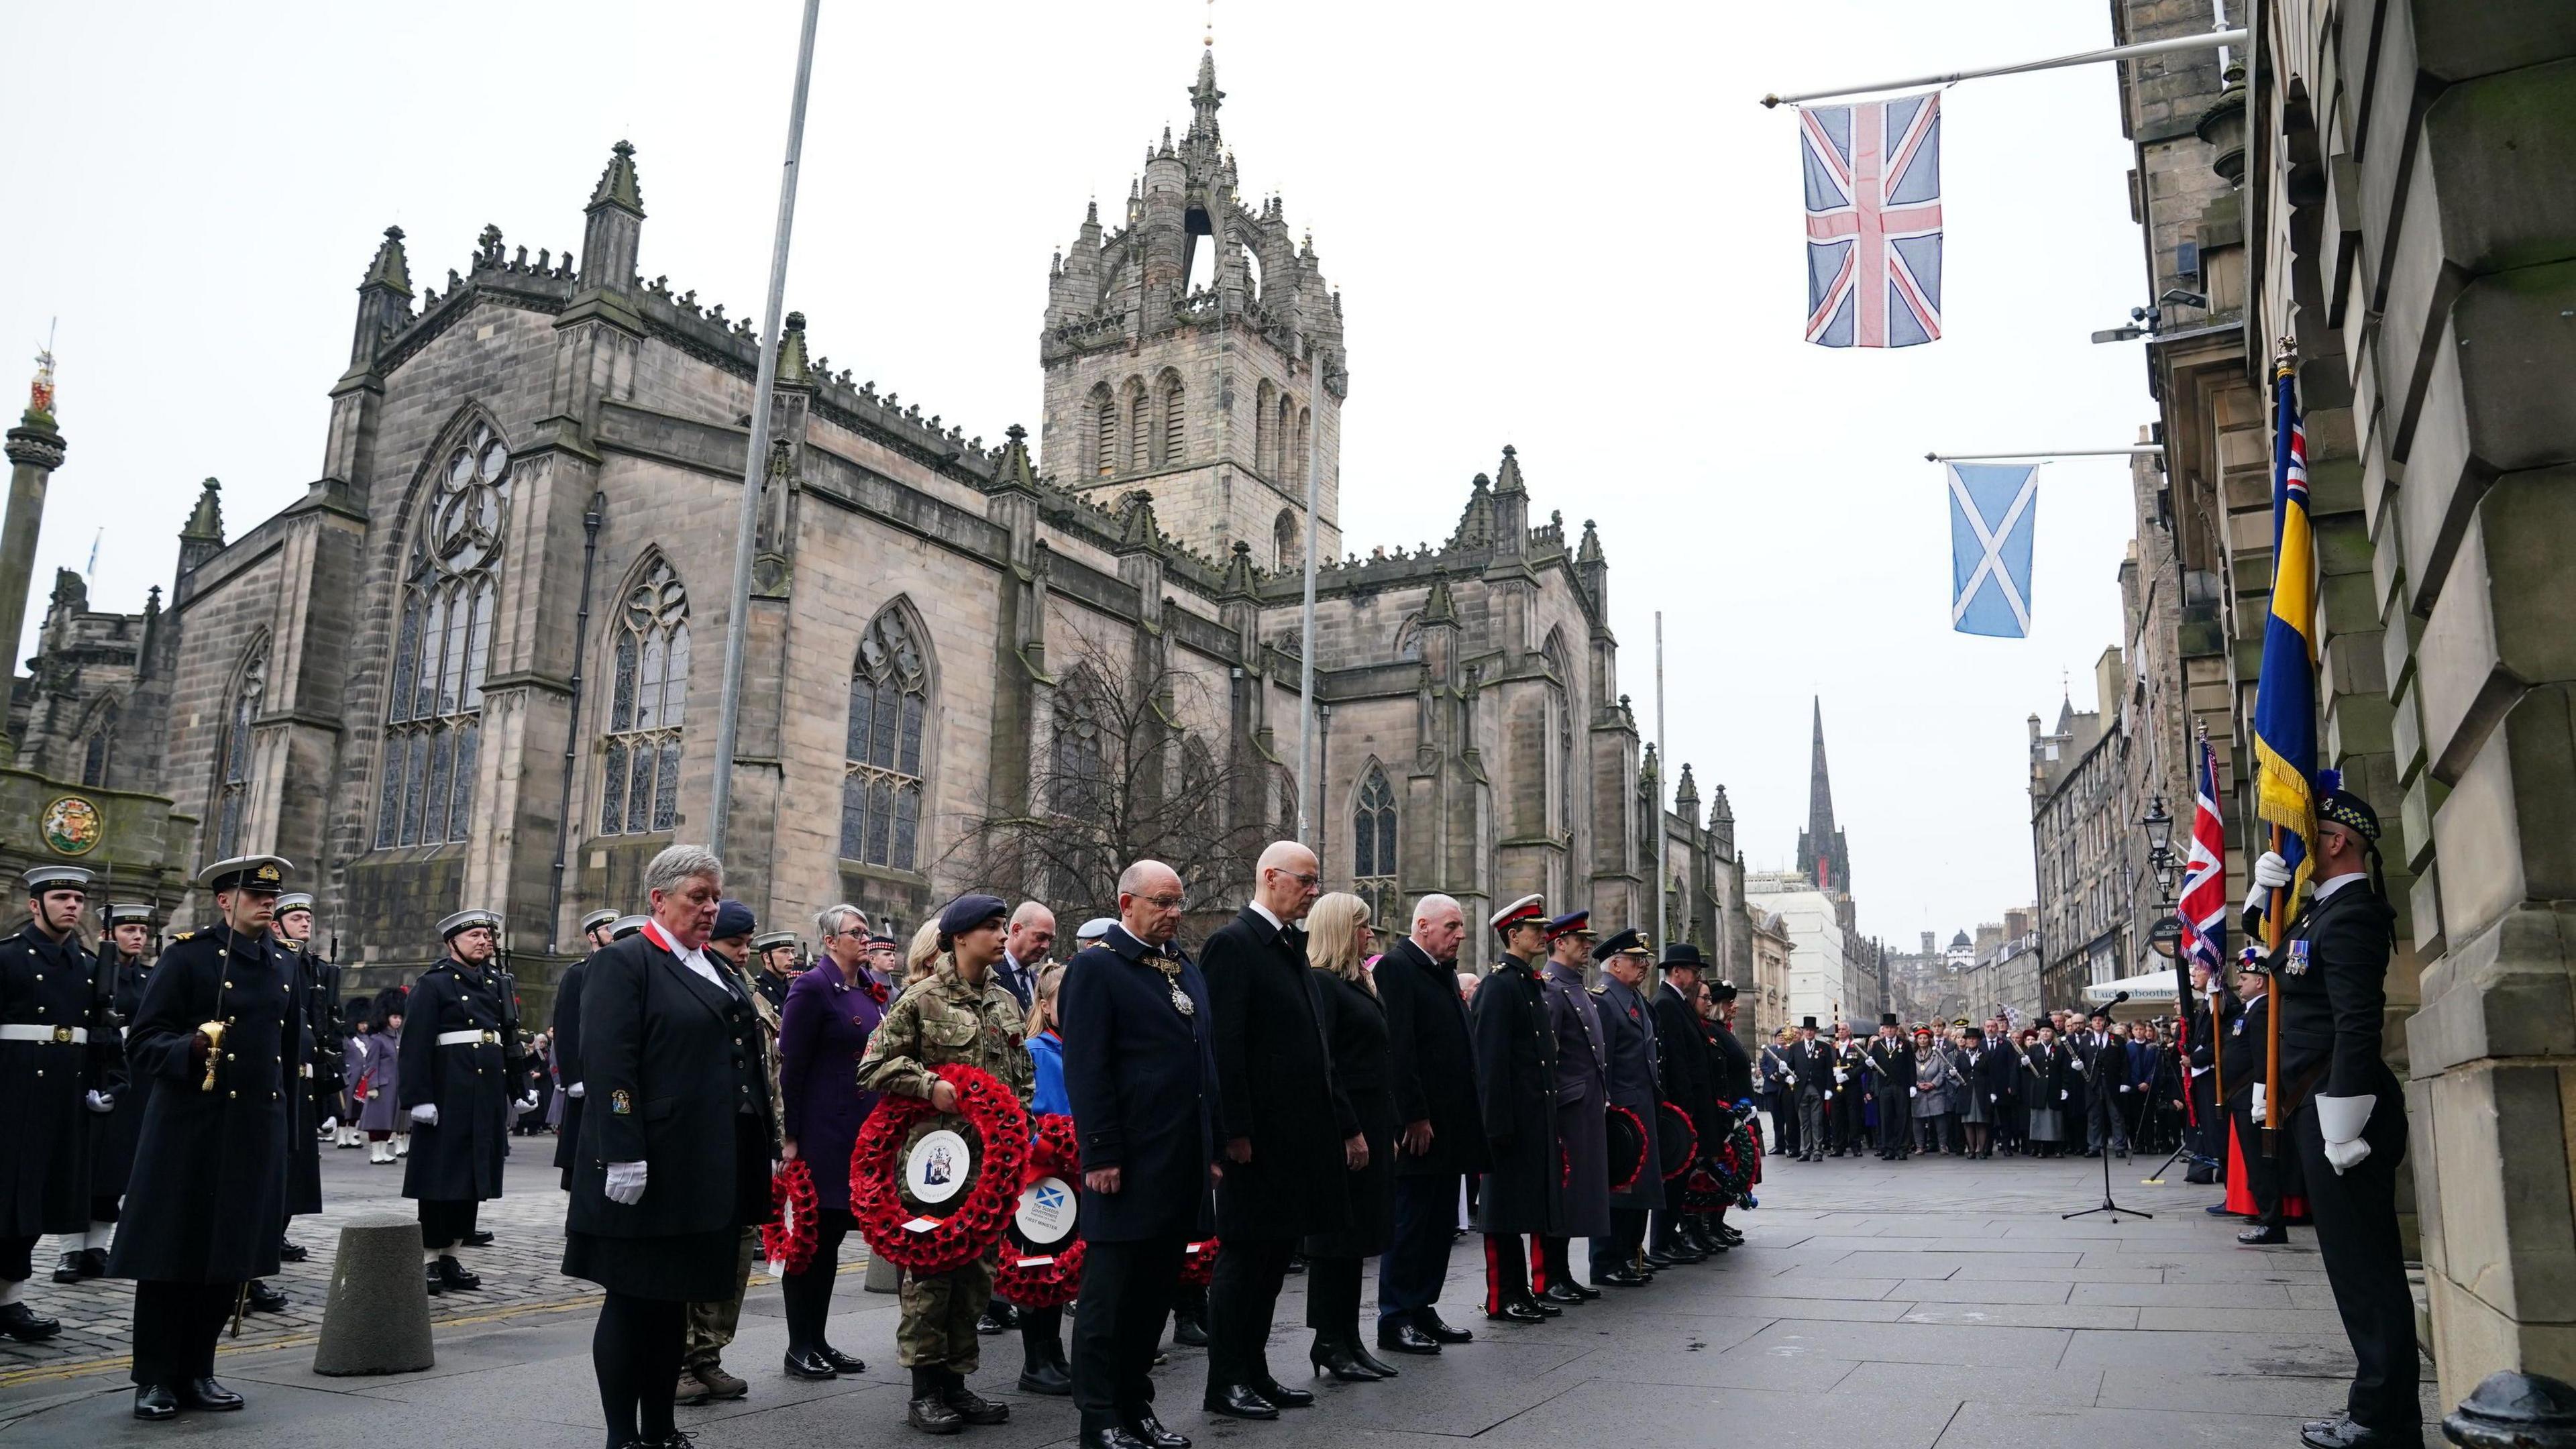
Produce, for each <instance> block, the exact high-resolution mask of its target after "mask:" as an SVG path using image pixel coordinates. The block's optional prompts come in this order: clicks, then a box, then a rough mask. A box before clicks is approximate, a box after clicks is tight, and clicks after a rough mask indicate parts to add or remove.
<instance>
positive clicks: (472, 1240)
mask: <svg viewBox="0 0 2576 1449" xmlns="http://www.w3.org/2000/svg"><path fill="white" fill-rule="evenodd" d="M457 1241H458V1242H461V1243H463V1244H464V1245H465V1246H466V1247H469V1248H488V1247H490V1246H492V1235H491V1234H490V1233H487V1232H483V1231H480V1230H477V1231H475V1232H471V1233H467V1234H466V1235H465V1236H464V1237H462V1238H459V1239H457Z"/></svg>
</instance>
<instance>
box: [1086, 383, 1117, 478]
mask: <svg viewBox="0 0 2576 1449" xmlns="http://www.w3.org/2000/svg"><path fill="white" fill-rule="evenodd" d="M1090 412H1091V471H1092V472H1093V473H1094V474H1096V475H1097V476H1099V477H1102V478H1107V477H1110V476H1112V475H1114V474H1115V473H1117V471H1118V399H1116V398H1114V397H1112V396H1110V394H1109V384H1107V383H1105V382H1104V383H1102V384H1100V385H1099V386H1098V387H1095V388H1093V389H1092V390H1091V405H1090Z"/></svg>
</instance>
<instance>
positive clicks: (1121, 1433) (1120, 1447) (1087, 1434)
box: [1078, 1424, 1151, 1449]
mask: <svg viewBox="0 0 2576 1449" xmlns="http://www.w3.org/2000/svg"><path fill="white" fill-rule="evenodd" d="M1078 1442H1079V1443H1080V1444H1081V1445H1082V1449H1151V1446H1150V1445H1148V1444H1147V1443H1146V1442H1145V1441H1144V1440H1142V1439H1139V1438H1137V1437H1136V1436H1135V1435H1133V1434H1130V1433H1128V1432H1127V1431H1126V1430H1125V1429H1122V1428H1120V1427H1119V1426H1118V1425H1116V1424H1085V1425H1083V1426H1082V1436H1081V1438H1080V1440H1079V1441H1078Z"/></svg>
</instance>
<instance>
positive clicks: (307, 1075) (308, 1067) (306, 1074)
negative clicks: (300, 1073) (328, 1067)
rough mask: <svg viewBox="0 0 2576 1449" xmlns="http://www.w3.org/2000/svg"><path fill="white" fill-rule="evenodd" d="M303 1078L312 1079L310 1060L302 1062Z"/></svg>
mask: <svg viewBox="0 0 2576 1449" xmlns="http://www.w3.org/2000/svg"><path fill="white" fill-rule="evenodd" d="M304 1079H305V1080H306V1081H311V1080H312V1079H313V1064H312V1063H311V1062H306V1063H305V1064H304Z"/></svg>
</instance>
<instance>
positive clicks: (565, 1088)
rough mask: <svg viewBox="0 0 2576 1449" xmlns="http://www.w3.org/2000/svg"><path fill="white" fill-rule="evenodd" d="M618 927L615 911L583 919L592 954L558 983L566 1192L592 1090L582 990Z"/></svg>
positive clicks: (560, 1158)
mask: <svg viewBox="0 0 2576 1449" xmlns="http://www.w3.org/2000/svg"><path fill="white" fill-rule="evenodd" d="M616 924H617V913H616V912H615V911H610V910H598V911H592V912H591V913H590V914H589V915H586V916H584V917H582V918H581V938H582V940H584V941H586V942H588V943H589V945H590V955H588V956H584V957H583V958H581V959H580V960H578V961H575V962H574V963H572V964H571V965H570V966H567V967H565V968H564V974H563V975H562V976H560V977H558V978H557V979H556V981H555V1022H554V1031H555V1089H556V1090H557V1091H560V1092H562V1093H563V1121H562V1122H561V1123H559V1124H558V1125H557V1126H556V1128H555V1166H556V1167H557V1168H558V1169H560V1170H561V1171H562V1173H563V1185H564V1190H565V1191H566V1192H570V1191H571V1190H572V1165H573V1158H574V1157H575V1155H576V1154H578V1153H579V1151H580V1150H581V1105H582V1103H583V1102H584V1101H586V1100H588V1091H589V1089H588V1088H586V1087H584V1086H583V1085H582V1080H581V988H582V983H583V982H585V981H586V980H588V979H589V976H590V963H591V959H592V958H593V957H595V956H597V955H598V954H599V953H600V952H602V951H604V950H607V949H608V942H609V939H610V937H609V930H610V928H611V927H613V926H615V925H616Z"/></svg>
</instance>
